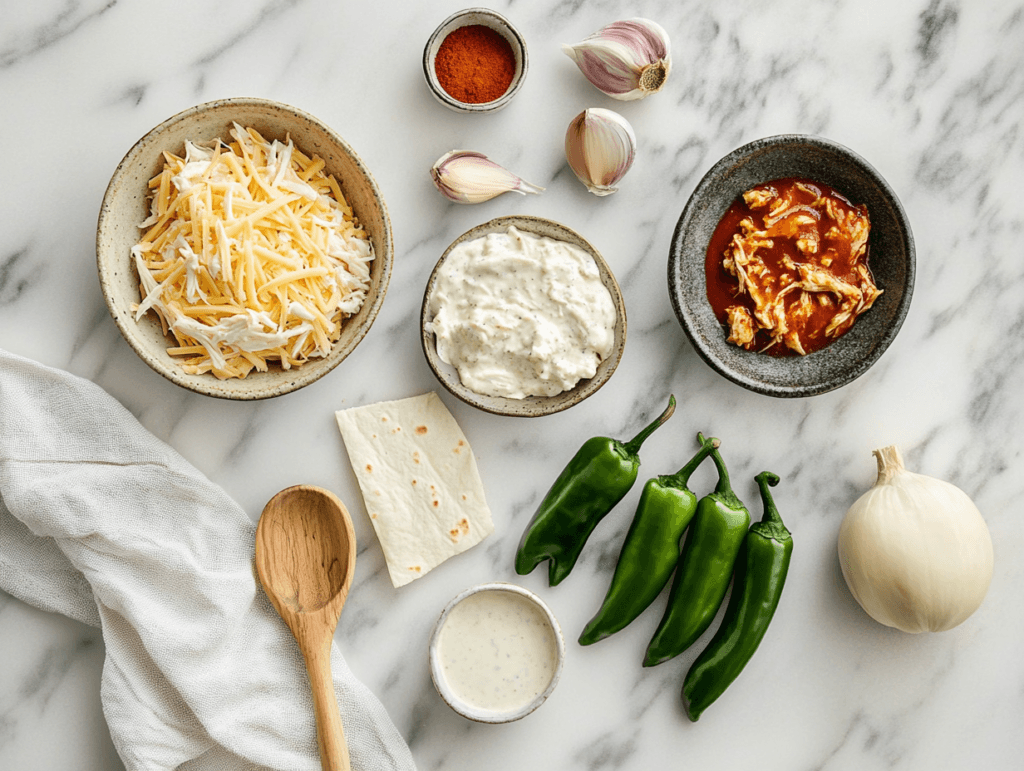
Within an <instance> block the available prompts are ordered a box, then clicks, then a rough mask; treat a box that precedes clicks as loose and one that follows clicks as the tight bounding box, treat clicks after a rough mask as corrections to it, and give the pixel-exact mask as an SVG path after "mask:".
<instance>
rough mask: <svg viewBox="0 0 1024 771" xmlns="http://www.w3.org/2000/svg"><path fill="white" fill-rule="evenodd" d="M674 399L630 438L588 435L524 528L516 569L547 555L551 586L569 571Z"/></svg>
mask: <svg viewBox="0 0 1024 771" xmlns="http://www.w3.org/2000/svg"><path fill="white" fill-rule="evenodd" d="M675 408H676V399H675V397H674V396H670V397H669V402H668V407H666V408H665V411H664V412H663V413H661V415H659V416H658V418H657V419H656V420H655V421H654V422H653V423H651V424H650V425H649V426H647V427H646V428H644V430H643V431H641V432H640V433H639V434H637V435H636V436H635V437H633V439H631V440H630V441H628V442H626V443H622V442H620V441H618V440H617V439H609V438H608V437H604V436H597V437H594V438H593V439H588V440H587V441H586V442H584V443H583V446H582V447H581V448H580V449H579V450H578V451H577V453H576V455H574V456H573V459H572V460H571V461H569V465H567V466H566V467H565V469H564V470H563V471H562V473H561V474H559V476H558V479H556V480H555V483H554V484H553V485H552V486H551V489H550V490H548V493H547V495H545V496H544V500H543V501H541V504H540V507H539V508H538V509H537V512H536V513H535V514H534V515H533V519H532V520H531V521H530V524H529V526H528V527H527V528H526V531H525V532H524V533H523V537H522V539H521V540H520V542H519V549H518V550H517V551H516V573H518V574H519V575H521V576H524V575H526V574H527V573H529V572H530V571H532V570H533V569H534V568H535V567H537V565H539V564H540V563H541V562H543V561H544V560H550V564H549V566H548V583H549V584H550V585H551V586H554V585H556V584H558V583H559V582H561V581H562V579H564V578H565V577H566V576H567V575H569V573H570V572H571V571H572V568H573V566H574V565H575V564H576V560H577V558H578V557H579V556H580V552H581V551H583V546H584V545H585V544H586V542H587V539H588V538H589V537H590V534H591V533H592V532H593V530H594V528H595V527H597V523H598V522H600V521H601V520H602V519H603V518H604V517H605V515H606V514H608V512H609V511H611V510H612V509H613V508H614V507H615V504H616V503H618V502H619V501H620V500H622V497H623V496H624V495H625V494H626V493H627V492H629V488H630V487H632V486H633V483H634V482H635V481H636V476H637V471H638V470H639V468H640V456H639V455H638V452H639V451H640V445H642V444H643V443H644V440H646V439H647V437H649V436H650V435H651V434H653V433H654V431H655V430H656V429H657V428H658V427H659V426H660V425H662V424H663V423H664V422H665V421H666V420H668V419H669V418H670V417H671V416H672V413H673V412H675Z"/></svg>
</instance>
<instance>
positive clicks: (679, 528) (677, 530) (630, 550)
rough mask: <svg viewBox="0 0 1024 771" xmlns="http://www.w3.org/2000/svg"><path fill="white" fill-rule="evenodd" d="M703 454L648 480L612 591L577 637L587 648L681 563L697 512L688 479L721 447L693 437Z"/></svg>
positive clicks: (627, 617)
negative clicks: (682, 549)
mask: <svg viewBox="0 0 1024 771" xmlns="http://www.w3.org/2000/svg"><path fill="white" fill-rule="evenodd" d="M697 441H698V442H700V444H701V448H700V450H699V451H698V452H697V454H696V455H694V456H693V457H692V458H691V459H690V460H689V461H688V462H687V463H686V465H685V466H683V467H682V468H681V469H680V470H679V471H678V472H676V473H675V474H672V475H666V476H659V477H655V478H653V479H650V480H648V482H647V484H645V485H644V490H643V492H642V493H641V495H640V502H639V504H637V507H636V514H635V515H634V516H633V522H632V523H631V524H630V526H629V532H628V533H626V540H625V541H623V544H622V551H621V553H620V554H619V561H618V563H616V565H615V574H614V575H613V576H612V583H611V586H610V587H609V588H608V593H607V594H606V595H605V598H604V602H603V604H602V605H601V609H600V610H598V611H597V615H595V616H594V617H593V618H592V619H591V620H590V623H588V624H587V626H586V628H585V629H584V630H583V634H581V635H580V640H579V642H580V645H590V644H591V643H595V642H597V641H598V640H603V639H604V638H605V637H608V636H609V635H612V634H615V633H616V632H618V631H619V630H620V629H624V628H625V627H626V626H627V625H629V624H630V623H631V622H632V621H633V620H634V619H635V618H636V617H637V616H639V615H640V614H641V613H643V612H644V610H646V608H647V606H648V605H650V604H651V603H652V602H654V598H655V597H657V596H658V594H659V593H660V592H661V590H662V589H663V588H664V587H665V584H666V583H668V579H669V578H671V576H672V571H673V570H674V569H675V566H676V563H677V562H678V561H679V541H680V540H681V539H682V537H683V533H684V532H685V530H686V526H687V525H689V524H690V520H691V519H692V518H693V514H694V512H696V511H697V496H696V495H694V494H693V493H692V492H691V491H690V489H689V488H688V487H687V486H686V485H687V482H689V481H690V475H691V474H692V473H693V472H694V470H695V469H696V468H697V466H699V465H700V464H701V461H703V460H704V459H705V458H706V457H707V456H708V455H710V454H711V452H712V450H714V449H715V448H717V447H718V445H719V444H720V442H719V441H718V440H717V439H715V438H714V437H711V438H708V439H705V438H704V435H703V434H698V435H697Z"/></svg>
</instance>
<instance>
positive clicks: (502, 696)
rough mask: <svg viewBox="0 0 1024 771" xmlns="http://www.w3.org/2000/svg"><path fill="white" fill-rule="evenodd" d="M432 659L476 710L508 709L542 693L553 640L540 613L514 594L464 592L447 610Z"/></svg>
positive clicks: (553, 658)
mask: <svg viewBox="0 0 1024 771" xmlns="http://www.w3.org/2000/svg"><path fill="white" fill-rule="evenodd" d="M438 658H439V661H440V663H441V669H442V671H443V673H444V678H445V680H446V681H447V683H448V686H449V687H450V688H451V690H452V692H453V693H454V694H455V695H456V696H458V697H459V698H460V699H462V701H464V702H466V703H467V704H469V705H471V706H474V707H476V708H478V709H486V710H492V711H495V712H514V711H516V710H518V709H521V708H522V707H525V706H526V705H527V704H530V703H531V702H532V701H533V700H534V699H536V698H537V697H538V696H539V695H540V694H542V693H544V691H545V690H546V689H547V687H548V685H549V684H550V683H551V679H552V677H554V674H555V667H556V664H557V659H558V644H557V642H556V640H555V632H554V630H553V629H552V628H551V624H550V622H549V620H548V618H547V616H546V615H545V614H544V612H543V611H542V610H541V609H540V608H538V607H537V605H536V604H535V603H534V602H532V601H531V600H530V599H529V598H527V597H524V596H523V595H521V594H517V593H515V592H507V591H501V590H489V591H482V592H477V593H476V594H471V595H469V596H468V597H467V598H466V599H464V600H462V601H461V602H459V603H458V604H457V605H456V606H455V607H454V608H452V609H451V611H449V613H448V618H447V620H446V621H445V624H444V626H443V627H442V628H441V634H440V638H439V640H438Z"/></svg>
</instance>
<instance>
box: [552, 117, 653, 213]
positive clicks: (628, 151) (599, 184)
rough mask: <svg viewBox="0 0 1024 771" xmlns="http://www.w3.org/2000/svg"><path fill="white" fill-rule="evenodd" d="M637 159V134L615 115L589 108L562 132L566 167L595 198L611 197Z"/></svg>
mask: <svg viewBox="0 0 1024 771" xmlns="http://www.w3.org/2000/svg"><path fill="white" fill-rule="evenodd" d="M635 156H636V135H635V134H634V133H633V127H632V126H630V125H629V122H628V121H627V120H626V119H625V118H623V117H622V116H621V115H619V114H618V113H617V112H612V111H611V110H606V109H604V108H602V107H590V108H588V109H586V110H584V111H583V112H581V113H580V114H579V115H577V116H576V117H575V118H573V120H572V122H571V123H570V124H569V128H568V130H566V132H565V158H566V160H567V161H568V162H569V168H571V169H572V170H573V173H574V174H575V175H576V177H577V178H578V179H579V181H580V182H582V183H583V184H584V185H586V186H587V189H588V190H589V191H590V192H591V193H593V194H594V195H610V194H612V193H614V192H615V191H616V190H617V189H618V188H616V187H615V185H616V184H618V182H619V180H621V179H622V178H623V177H624V176H625V174H626V172H627V171H629V167H630V166H632V165H633V159H634V157H635Z"/></svg>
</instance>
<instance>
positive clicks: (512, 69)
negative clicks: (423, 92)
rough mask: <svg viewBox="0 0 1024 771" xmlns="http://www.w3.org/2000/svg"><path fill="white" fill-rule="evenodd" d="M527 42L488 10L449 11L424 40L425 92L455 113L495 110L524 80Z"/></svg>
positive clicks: (502, 104) (505, 103) (497, 14)
mask: <svg viewBox="0 0 1024 771" xmlns="http://www.w3.org/2000/svg"><path fill="white" fill-rule="evenodd" d="M527 67H528V60H527V55H526V41H525V40H524V39H523V36H522V35H520V34H519V31H518V30H517V29H516V28H515V27H513V26H512V24H511V22H509V20H508V19H506V18H505V17H504V16H502V15H501V14H499V13H495V12H494V11H491V10H488V9H487V8H467V9H466V10H464V11H459V12H458V13H455V14H452V15H451V16H449V17H448V18H447V19H445V20H444V21H443V22H441V24H440V26H438V28H437V29H436V30H434V33H433V34H432V35H431V36H430V38H429V39H428V40H427V45H426V46H425V47H424V49H423V76H424V77H425V78H426V80H427V86H428V88H429V89H430V93H432V94H433V95H434V98H436V99H437V101H439V102H440V103H441V104H443V105H444V106H445V107H448V108H449V109H451V110H455V111H456V112H469V113H474V112H476V113H483V112H494V111H496V110H500V109H501V108H502V107H504V106H505V105H507V104H508V103H509V102H510V101H512V97H514V96H515V95H516V94H517V93H518V92H519V89H520V88H522V85H523V81H524V80H526V70H527Z"/></svg>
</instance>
